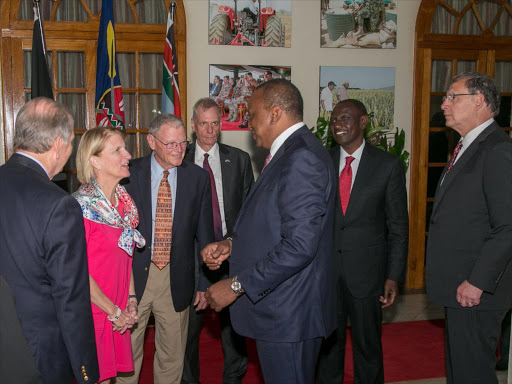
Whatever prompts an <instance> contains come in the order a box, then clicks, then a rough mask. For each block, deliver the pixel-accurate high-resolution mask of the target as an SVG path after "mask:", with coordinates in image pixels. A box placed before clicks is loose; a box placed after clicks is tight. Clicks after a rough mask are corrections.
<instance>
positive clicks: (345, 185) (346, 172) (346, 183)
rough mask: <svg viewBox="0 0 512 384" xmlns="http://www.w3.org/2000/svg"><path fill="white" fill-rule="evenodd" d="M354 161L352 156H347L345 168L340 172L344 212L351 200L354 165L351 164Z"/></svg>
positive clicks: (342, 208) (341, 199)
mask: <svg viewBox="0 0 512 384" xmlns="http://www.w3.org/2000/svg"><path fill="white" fill-rule="evenodd" d="M353 161H354V158H353V157H352V156H347V157H345V168H343V171H341V173H340V180H339V182H340V201H341V210H342V211H343V214H345V212H346V211H347V207H348V202H349V200H350V188H351V187H352V167H351V166H350V164H352V162H353Z"/></svg>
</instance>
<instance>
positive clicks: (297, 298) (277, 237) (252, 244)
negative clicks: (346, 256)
mask: <svg viewBox="0 0 512 384" xmlns="http://www.w3.org/2000/svg"><path fill="white" fill-rule="evenodd" d="M335 182H336V177H335V174H334V168H333V166H332V162H331V160H330V158H329V155H328V153H327V151H326V150H325V148H324V147H322V145H321V144H320V142H319V141H318V140H317V139H316V138H315V137H314V136H313V134H311V132H309V130H308V128H307V127H306V126H303V127H301V128H300V129H299V130H297V131H296V132H294V133H293V134H292V135H291V136H290V137H289V138H288V139H287V140H286V141H285V142H284V144H283V145H282V146H281V147H280V148H279V150H278V151H277V152H276V154H275V155H274V157H273V158H272V161H271V162H270V163H269V164H268V165H267V167H266V168H265V170H264V171H263V172H262V174H261V175H260V177H259V178H258V180H257V181H256V183H255V184H254V186H253V187H252V189H251V191H250V192H249V195H248V196H247V199H246V200H245V201H244V204H243V205H242V209H241V210H240V213H239V216H238V219H237V221H236V224H235V227H234V233H233V248H232V254H231V257H230V275H232V276H234V275H237V276H238V279H239V281H240V282H241V284H242V287H243V289H244V290H245V294H244V295H242V296H240V297H239V298H238V299H237V300H236V301H235V302H234V303H233V304H232V306H231V308H230V314H231V320H232V324H233V328H234V329H235V331H236V332H237V333H239V334H241V335H244V336H248V337H251V338H254V339H257V340H263V341H273V342H297V341H301V340H306V339H311V338H315V337H325V336H328V335H329V334H330V333H331V332H332V331H333V330H334V328H335V296H334V276H333V273H332V257H331V252H332V227H333V216H334V212H333V210H332V206H333V204H334V192H335Z"/></svg>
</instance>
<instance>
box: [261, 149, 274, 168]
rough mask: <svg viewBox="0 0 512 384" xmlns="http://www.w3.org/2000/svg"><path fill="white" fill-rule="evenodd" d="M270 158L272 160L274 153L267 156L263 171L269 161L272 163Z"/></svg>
mask: <svg viewBox="0 0 512 384" xmlns="http://www.w3.org/2000/svg"><path fill="white" fill-rule="evenodd" d="M270 160H272V155H271V154H270V153H269V154H268V155H267V157H266V158H265V163H264V164H263V168H261V172H263V170H264V169H265V167H266V166H267V165H268V163H270Z"/></svg>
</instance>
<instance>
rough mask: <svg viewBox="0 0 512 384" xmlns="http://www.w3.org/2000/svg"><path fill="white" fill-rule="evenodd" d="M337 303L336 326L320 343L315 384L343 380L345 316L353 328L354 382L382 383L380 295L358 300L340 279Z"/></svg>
mask: <svg viewBox="0 0 512 384" xmlns="http://www.w3.org/2000/svg"><path fill="white" fill-rule="evenodd" d="M337 304H338V329H337V330H335V331H334V332H333V334H332V335H331V336H330V337H328V338H327V339H326V340H325V341H324V342H323V344H322V349H321V351H320V358H319V359H318V365H317V368H316V382H317V384H340V383H342V382H343V376H344V368H345V367H344V362H345V342H346V331H347V320H348V318H350V323H351V327H352V349H353V353H354V383H355V384H383V383H384V364H383V361H382V342H381V323H382V307H381V303H380V301H379V298H378V297H368V298H364V299H357V298H355V297H353V296H352V295H351V294H350V292H349V290H348V288H347V287H346V285H345V284H344V283H343V282H342V281H341V279H340V281H339V282H338V286H337Z"/></svg>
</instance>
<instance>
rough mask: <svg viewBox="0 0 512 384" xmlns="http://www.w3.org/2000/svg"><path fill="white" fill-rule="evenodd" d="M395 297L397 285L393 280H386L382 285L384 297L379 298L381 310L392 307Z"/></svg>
mask: <svg viewBox="0 0 512 384" xmlns="http://www.w3.org/2000/svg"><path fill="white" fill-rule="evenodd" d="M397 296H398V283H397V282H396V281H393V280H389V279H388V280H386V282H385V283H384V296H381V297H379V301H380V302H381V303H382V308H386V307H389V306H390V305H393V303H394V302H395V299H396V297H397Z"/></svg>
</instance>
